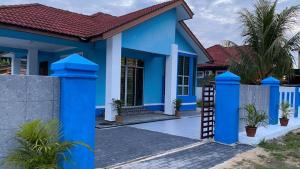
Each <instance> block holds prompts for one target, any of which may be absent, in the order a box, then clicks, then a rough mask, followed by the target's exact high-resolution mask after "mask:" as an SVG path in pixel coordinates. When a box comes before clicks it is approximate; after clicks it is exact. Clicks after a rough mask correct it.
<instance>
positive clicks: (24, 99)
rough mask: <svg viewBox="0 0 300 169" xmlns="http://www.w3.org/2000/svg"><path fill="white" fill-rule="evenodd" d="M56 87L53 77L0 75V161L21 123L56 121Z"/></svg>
mask: <svg viewBox="0 0 300 169" xmlns="http://www.w3.org/2000/svg"><path fill="white" fill-rule="evenodd" d="M59 84H60V82H59V79H58V78H55V77H47V76H10V75H0V124H1V125H0V158H1V157H3V156H5V154H6V153H7V151H8V150H9V149H11V148H13V147H14V146H15V142H14V136H15V133H16V131H17V130H18V128H19V126H20V125H22V124H23V123H24V122H27V121H31V120H35V119H41V120H43V121H48V120H51V119H53V118H57V117H58V112H59V97H60V94H59V88H60V86H59Z"/></svg>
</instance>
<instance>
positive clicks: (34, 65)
mask: <svg viewBox="0 0 300 169" xmlns="http://www.w3.org/2000/svg"><path fill="white" fill-rule="evenodd" d="M38 71H39V67H38V50H37V49H28V53H27V70H26V74H27V75H38V73H39V72H38Z"/></svg>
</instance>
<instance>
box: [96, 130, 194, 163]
mask: <svg viewBox="0 0 300 169" xmlns="http://www.w3.org/2000/svg"><path fill="white" fill-rule="evenodd" d="M196 142H198V141H197V140H193V139H188V138H184V137H177V136H172V135H168V134H163V133H159V132H153V131H148V130H142V129H136V128H132V127H119V128H111V129H96V149H95V156H96V157H95V167H96V168H101V167H102V168H103V167H106V166H109V165H112V164H116V163H120V162H126V161H129V160H134V159H136V158H139V157H143V156H148V155H154V154H158V153H161V152H164V151H167V150H171V149H174V148H178V147H182V146H186V145H189V144H193V143H196Z"/></svg>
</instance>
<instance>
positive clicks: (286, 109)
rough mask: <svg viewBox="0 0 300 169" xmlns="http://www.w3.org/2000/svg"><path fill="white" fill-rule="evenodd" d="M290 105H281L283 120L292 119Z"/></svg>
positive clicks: (284, 103) (285, 103) (283, 103)
mask: <svg viewBox="0 0 300 169" xmlns="http://www.w3.org/2000/svg"><path fill="white" fill-rule="evenodd" d="M289 108H290V103H289V102H282V103H281V105H280V110H281V118H284V119H288V118H289V117H290V113H291V111H290V110H289Z"/></svg>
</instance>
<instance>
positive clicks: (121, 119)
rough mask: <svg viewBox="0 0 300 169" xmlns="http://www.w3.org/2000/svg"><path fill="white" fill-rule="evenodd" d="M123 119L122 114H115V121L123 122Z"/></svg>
mask: <svg viewBox="0 0 300 169" xmlns="http://www.w3.org/2000/svg"><path fill="white" fill-rule="evenodd" d="M123 121H124V118H123V116H120V115H116V122H117V123H123Z"/></svg>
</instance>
